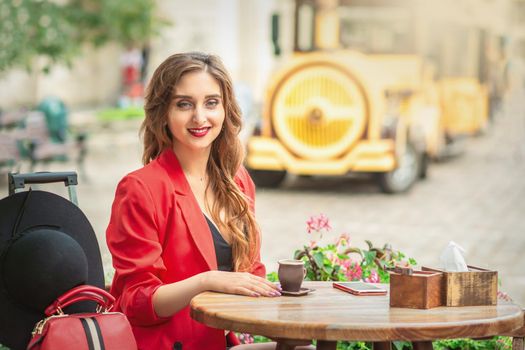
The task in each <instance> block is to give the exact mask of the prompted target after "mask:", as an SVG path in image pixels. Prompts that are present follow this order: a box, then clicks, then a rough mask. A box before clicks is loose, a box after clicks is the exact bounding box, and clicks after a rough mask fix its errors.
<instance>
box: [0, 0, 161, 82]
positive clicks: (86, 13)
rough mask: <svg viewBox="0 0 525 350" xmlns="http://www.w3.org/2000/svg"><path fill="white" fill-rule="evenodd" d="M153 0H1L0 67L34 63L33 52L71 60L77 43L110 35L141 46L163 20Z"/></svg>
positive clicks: (104, 39) (78, 49)
mask: <svg viewBox="0 0 525 350" xmlns="http://www.w3.org/2000/svg"><path fill="white" fill-rule="evenodd" d="M154 12H155V1H154V0H69V1H57V0H11V1H2V2H0V72H1V71H5V70H7V69H9V68H11V67H25V68H26V69H28V70H30V69H32V64H33V59H34V58H35V57H43V58H45V64H44V70H46V71H47V70H49V69H50V67H51V66H52V65H53V64H56V63H66V64H71V59H72V58H73V57H74V56H75V55H77V54H79V53H80V52H81V47H82V46H83V45H84V44H86V43H89V44H92V45H93V46H94V47H97V46H100V45H103V44H105V43H107V42H109V41H113V42H118V43H120V44H122V45H123V46H125V47H127V48H129V47H137V48H141V49H142V48H144V47H147V45H148V41H149V39H150V38H151V37H152V36H154V35H155V34H157V33H158V29H159V28H160V26H162V25H163V24H166V23H167V22H166V21H164V20H161V19H160V18H158V17H156V16H155V14H154Z"/></svg>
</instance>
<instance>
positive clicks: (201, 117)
mask: <svg viewBox="0 0 525 350" xmlns="http://www.w3.org/2000/svg"><path fill="white" fill-rule="evenodd" d="M205 113H206V112H205V110H204V108H202V107H195V109H194V110H193V121H194V122H195V123H196V124H200V123H202V122H204V121H205V120H206V114H205Z"/></svg>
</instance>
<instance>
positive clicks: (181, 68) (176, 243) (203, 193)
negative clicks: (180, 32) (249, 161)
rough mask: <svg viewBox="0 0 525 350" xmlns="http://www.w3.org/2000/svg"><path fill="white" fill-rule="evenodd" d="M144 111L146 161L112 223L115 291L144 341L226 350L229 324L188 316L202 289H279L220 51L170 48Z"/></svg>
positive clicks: (120, 196) (148, 345)
mask: <svg viewBox="0 0 525 350" xmlns="http://www.w3.org/2000/svg"><path fill="white" fill-rule="evenodd" d="M145 112H146V118H145V120H144V122H143V124H142V127H141V133H142V136H143V139H144V153H143V157H142V160H143V163H144V167H143V168H141V169H139V170H137V171H134V172H132V173H130V174H128V175H127V176H125V177H124V179H123V180H122V181H121V182H120V183H119V185H118V187H117V191H116V195H115V200H114V203H113V207H112V213H111V219H110V223H109V226H108V229H107V243H108V247H109V250H110V251H111V254H112V256H113V265H114V267H115V270H116V273H115V277H114V279H113V284H112V287H111V292H112V294H113V295H115V297H116V298H117V309H118V310H120V311H122V312H124V313H125V314H126V315H127V316H128V318H129V320H130V322H131V324H132V326H133V331H134V334H135V337H136V338H137V343H138V345H139V348H140V349H155V350H157V349H184V350H193V349H194V350H201V349H211V350H214V349H217V350H219V349H220V350H224V349H225V346H226V345H225V337H224V331H222V330H217V329H212V328H209V327H206V326H205V325H203V324H200V323H198V322H195V321H193V320H192V319H191V318H190V314H189V307H188V305H189V302H190V300H191V299H192V298H193V297H194V296H195V295H197V294H198V293H200V292H203V291H206V290H211V291H217V292H223V293H233V294H242V295H248V296H254V297H259V296H266V297H273V296H278V295H280V292H279V289H278V287H277V286H275V285H274V284H272V283H270V282H268V281H267V280H265V279H264V276H265V268H264V265H263V264H262V263H261V262H260V254H259V249H260V239H259V235H258V229H257V225H256V222H255V217H254V213H253V209H254V206H253V204H254V192H255V188H254V185H253V182H252V181H251V179H250V176H249V175H248V173H247V171H246V169H244V168H243V167H242V165H241V162H242V157H243V151H242V146H241V143H240V141H239V139H238V137H237V134H238V133H239V130H240V128H241V115H240V111H239V107H238V105H237V103H236V101H235V98H234V96H233V88H232V82H231V79H230V77H229V75H228V73H227V71H226V69H225V68H224V66H223V64H222V63H221V61H220V59H219V58H218V57H216V56H212V55H206V54H202V53H187V54H176V55H173V56H171V57H169V58H168V59H166V60H165V61H164V62H163V63H162V64H161V65H160V66H159V67H158V68H157V70H156V71H155V73H154V74H153V77H152V79H151V82H150V84H149V86H148V89H147V91H146V102H145Z"/></svg>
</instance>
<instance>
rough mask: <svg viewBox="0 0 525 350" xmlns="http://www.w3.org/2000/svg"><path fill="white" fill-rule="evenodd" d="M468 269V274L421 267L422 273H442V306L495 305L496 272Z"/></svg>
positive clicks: (469, 267) (477, 268)
mask: <svg viewBox="0 0 525 350" xmlns="http://www.w3.org/2000/svg"><path fill="white" fill-rule="evenodd" d="M468 269H469V271H468V272H448V271H442V270H439V269H434V268H429V267H422V270H424V271H429V272H442V273H443V286H442V288H443V296H444V305H446V306H475V305H496V304H497V294H498V272H497V271H491V270H486V269H482V268H479V267H476V266H468Z"/></svg>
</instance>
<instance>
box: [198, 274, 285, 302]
mask: <svg viewBox="0 0 525 350" xmlns="http://www.w3.org/2000/svg"><path fill="white" fill-rule="evenodd" d="M202 277H203V285H204V287H205V289H206V290H211V291H214V292H221V293H229V294H240V295H248V296H253V297H259V296H265V297H277V296H280V295H281V293H280V288H279V287H278V286H277V285H275V284H274V283H272V282H270V281H268V280H266V279H264V278H261V277H259V276H255V275H252V274H251V273H248V272H227V271H208V272H204V273H203V274H202Z"/></svg>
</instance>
